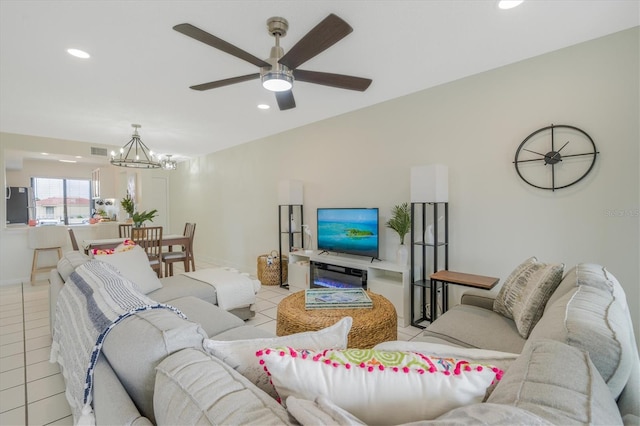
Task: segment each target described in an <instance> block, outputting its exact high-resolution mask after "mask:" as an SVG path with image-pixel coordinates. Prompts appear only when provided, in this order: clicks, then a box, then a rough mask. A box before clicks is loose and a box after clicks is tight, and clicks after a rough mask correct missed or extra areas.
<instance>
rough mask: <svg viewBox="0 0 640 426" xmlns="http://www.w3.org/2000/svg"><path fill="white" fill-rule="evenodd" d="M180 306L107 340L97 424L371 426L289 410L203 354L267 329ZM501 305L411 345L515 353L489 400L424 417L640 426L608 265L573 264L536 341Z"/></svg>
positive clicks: (482, 307) (629, 347)
mask: <svg viewBox="0 0 640 426" xmlns="http://www.w3.org/2000/svg"><path fill="white" fill-rule="evenodd" d="M170 303H171V304H173V305H175V306H176V307H178V308H179V309H181V310H182V311H183V312H184V313H185V314H186V315H187V317H188V318H189V319H188V320H185V319H181V318H179V317H177V316H176V315H174V314H173V313H171V312H168V311H164V310H156V311H151V312H143V313H139V314H136V315H135V316H133V317H130V318H128V319H126V320H125V321H126V322H123V323H122V324H121V325H119V326H118V327H116V328H114V329H113V330H112V332H111V334H109V336H108V337H107V339H106V340H105V342H104V346H103V353H102V356H101V358H100V361H99V362H98V365H97V367H96V371H95V381H94V393H93V406H94V411H95V415H96V421H97V424H99V425H100V424H109V425H116V424H118V425H120V424H123V425H124V424H135V425H142V424H152V423H156V424H173V425H177V424H180V425H190V424H260V425H266V424H296V423H297V422H300V423H302V424H330V423H333V424H360V422H359V421H358V419H356V418H354V417H353V416H350V415H349V414H348V413H344V412H342V411H341V410H340V409H339V408H336V407H329V408H327V407H326V406H325V405H323V404H322V403H320V402H322V401H320V400H318V401H307V402H308V404H307V405H300V404H298V403H296V404H295V405H294V404H293V402H296V401H295V400H293V401H291V402H292V404H290V405H288V408H284V407H283V406H281V405H280V404H278V403H277V402H276V400H275V399H273V398H272V397H271V396H269V395H268V394H267V393H265V392H264V391H262V390H261V389H260V388H259V387H258V386H256V384H254V382H252V381H250V380H249V379H248V376H247V377H245V376H244V375H243V374H241V373H240V372H239V371H238V370H236V369H234V367H237V366H235V365H233V364H231V363H229V362H228V361H227V360H225V359H223V358H219V357H216V356H213V355H211V354H209V353H207V351H206V350H203V349H204V348H203V342H204V339H206V338H207V337H214V338H215V339H216V340H220V341H224V340H238V339H258V338H266V337H269V336H268V333H266V332H264V331H261V330H259V329H256V328H253V327H250V326H246V325H244V323H243V321H242V320H240V319H238V318H237V317H235V316H234V315H231V314H229V313H228V312H226V311H224V310H222V309H220V308H218V307H217V306H214V305H212V304H210V303H208V302H205V301H204V300H201V299H199V298H197V297H194V296H184V297H181V298H175V299H173V300H171V301H170ZM492 306H493V301H492V300H489V299H487V298H486V296H477V295H466V296H465V297H463V299H462V304H461V305H458V306H456V307H453V308H452V309H450V310H449V311H448V312H447V313H446V314H444V315H443V316H441V317H440V318H439V319H438V320H437V321H435V322H434V323H433V324H432V325H431V326H430V327H428V328H427V330H425V333H424V336H422V337H421V338H420V339H419V340H421V341H420V342H415V343H414V342H404V344H405V345H413V344H415V345H423V344H428V343H429V342H433V343H437V344H445V345H449V346H450V347H466V348H484V349H491V350H494V351H502V352H513V353H516V355H514V357H515V359H514V360H513V362H511V363H510V365H509V367H508V368H507V369H506V371H505V374H504V376H503V377H502V379H501V380H500V381H499V382H498V384H497V386H495V388H493V390H492V392H491V393H490V395H489V396H488V398H487V399H486V401H485V402H482V403H476V404H472V405H467V406H463V407H460V408H456V409H452V410H450V411H449V412H446V413H445V414H443V415H441V416H439V417H438V418H436V419H432V420H424V421H419V422H418V423H416V424H424V425H429V424H578V423H581V424H621V423H622V422H623V418H624V421H625V423H627V424H638V420H639V419H640V417H638V416H639V415H640V408H639V404H638V401H639V396H640V391H639V378H638V371H639V365H638V362H639V361H638V353H637V348H636V344H635V340H634V336H633V331H632V328H631V320H630V316H629V313H628V310H627V304H626V301H625V296H624V292H623V291H622V289H621V287H620V285H619V284H618V283H617V281H616V280H615V278H614V277H613V276H611V275H610V274H609V273H608V272H607V271H606V270H605V269H604V268H602V267H601V266H598V265H578V266H577V267H575V268H573V269H572V270H570V271H569V272H568V273H567V274H566V275H565V278H564V279H563V280H562V282H561V284H560V285H559V287H558V288H557V290H556V291H555V293H554V294H553V295H552V296H551V298H550V300H549V302H548V303H547V305H546V308H545V310H544V314H543V315H542V318H541V319H540V320H539V322H538V323H537V325H536V326H535V328H534V329H533V331H532V332H531V334H530V336H529V337H528V339H522V338H519V336H517V334H518V332H517V330H516V329H515V325H514V324H513V321H512V320H509V319H507V318H505V317H503V316H501V315H499V314H496V313H495V312H493V310H492ZM514 333H515V334H514ZM393 343H394V342H392V343H390V344H391V345H393ZM395 343H398V344H400V343H401V342H395ZM371 391H372V392H373V391H374V390H371ZM408 391H409V390H408ZM287 402H289V400H287ZM298 402H300V401H298ZM424 403H428V401H425V402H424ZM301 406H303V407H305V410H302V411H301V410H300V407H301ZM296 407H297V410H296V409H295V408H296ZM287 410H289V411H287ZM292 413H293V415H292ZM294 416H295V417H294Z"/></svg>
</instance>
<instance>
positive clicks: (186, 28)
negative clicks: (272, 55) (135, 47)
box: [173, 24, 271, 68]
mask: <svg viewBox="0 0 640 426" xmlns="http://www.w3.org/2000/svg"><path fill="white" fill-rule="evenodd" d="M173 29H174V30H176V31H177V32H179V33H182V34H184V35H186V36H189V37H191V38H193V39H196V40H198V41H200V42H202V43H204V44H208V45H209V46H211V47H215V48H216V49H218V50H222V51H223V52H226V53H228V54H230V55H233V56H235V57H236V58H240V59H243V60H245V61H247V62H250V63H252V64H253V65H255V66H257V67H261V68H262V67H268V68H271V64H269V63H268V62H265V61H263V60H262V59H260V58H257V57H255V56H253V55H252V54H250V53H248V52H245V51H244V50H242V49H240V48H239V47H236V46H234V45H233V44H231V43H228V42H226V41H224V40H222V39H221V38H218V37H216V36H214V35H212V34H209V33H208V32H206V31H203V30H201V29H200V28H198V27H194V26H193V25H191V24H178V25H176V26H175V27H173Z"/></svg>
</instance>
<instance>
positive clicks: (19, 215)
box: [6, 186, 35, 224]
mask: <svg viewBox="0 0 640 426" xmlns="http://www.w3.org/2000/svg"><path fill="white" fill-rule="evenodd" d="M6 199H7V224H11V223H24V224H28V223H29V212H30V209H31V208H32V207H35V202H34V200H33V196H32V190H31V188H28V187H24V186H10V187H7V188H6Z"/></svg>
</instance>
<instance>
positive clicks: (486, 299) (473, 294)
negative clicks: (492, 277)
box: [460, 290, 495, 311]
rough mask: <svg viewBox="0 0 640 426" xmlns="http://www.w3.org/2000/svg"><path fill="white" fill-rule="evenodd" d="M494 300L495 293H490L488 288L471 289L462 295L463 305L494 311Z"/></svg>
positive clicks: (461, 301)
mask: <svg viewBox="0 0 640 426" xmlns="http://www.w3.org/2000/svg"><path fill="white" fill-rule="evenodd" d="M494 300H495V294H493V293H489V292H487V291H486V290H470V291H467V292H465V293H464V294H463V295H462V298H461V299H460V303H461V304H463V305H471V306H477V307H479V308H483V309H487V310H489V311H492V310H493V301H494Z"/></svg>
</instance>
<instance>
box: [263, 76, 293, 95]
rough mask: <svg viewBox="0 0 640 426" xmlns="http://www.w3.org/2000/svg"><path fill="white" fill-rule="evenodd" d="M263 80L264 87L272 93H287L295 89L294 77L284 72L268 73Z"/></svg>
mask: <svg viewBox="0 0 640 426" xmlns="http://www.w3.org/2000/svg"><path fill="white" fill-rule="evenodd" d="M261 79H262V87H264V88H265V89H267V90H270V91H272V92H286V91H287V90H291V88H292V87H293V77H291V76H290V75H288V74H286V73H284V72H268V73H266V74H264V75H263V76H262V77H261Z"/></svg>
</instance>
